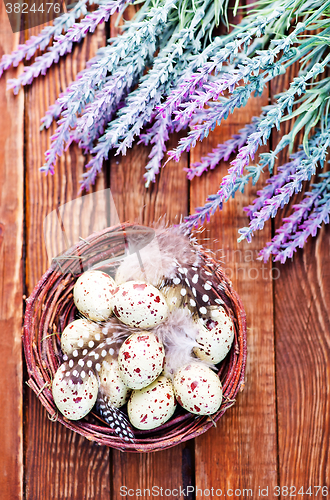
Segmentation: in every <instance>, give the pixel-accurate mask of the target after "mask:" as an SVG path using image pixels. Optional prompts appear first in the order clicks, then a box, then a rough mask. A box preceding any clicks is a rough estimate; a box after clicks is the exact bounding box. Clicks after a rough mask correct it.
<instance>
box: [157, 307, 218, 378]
mask: <svg viewBox="0 0 330 500" xmlns="http://www.w3.org/2000/svg"><path fill="white" fill-rule="evenodd" d="M198 331H199V329H198V325H197V324H196V323H195V322H194V321H193V316H192V314H191V312H190V311H189V309H174V310H173V311H171V312H170V314H169V315H168V317H167V319H166V320H165V321H164V322H163V323H161V324H160V325H158V326H156V327H155V328H154V329H153V332H154V333H155V335H156V336H157V337H158V339H159V341H160V342H162V343H163V345H164V347H165V366H164V374H165V376H166V377H169V378H171V379H172V378H173V377H174V375H175V373H176V372H177V370H178V369H179V368H181V367H182V366H185V365H186V364H188V363H191V362H192V361H194V362H197V363H201V364H204V365H207V366H209V367H210V366H212V365H210V364H209V363H205V362H204V361H202V360H199V359H198V358H196V356H195V355H194V353H193V348H194V347H198V343H197V342H196V337H197V334H198Z"/></svg>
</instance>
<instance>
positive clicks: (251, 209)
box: [244, 148, 306, 219]
mask: <svg viewBox="0 0 330 500" xmlns="http://www.w3.org/2000/svg"><path fill="white" fill-rule="evenodd" d="M291 158H292V161H289V162H287V163H285V164H284V165H282V166H281V167H279V168H278V173H277V174H276V175H273V177H270V179H267V181H266V186H265V187H263V188H262V189H261V190H260V191H258V192H257V195H258V196H257V198H255V199H254V200H253V202H252V204H251V205H248V206H247V207H245V208H244V211H245V212H246V213H247V215H248V216H249V217H250V219H252V218H253V214H254V213H255V212H258V211H259V210H261V208H262V207H263V206H264V205H265V203H266V202H267V200H269V199H270V198H271V197H272V196H273V195H274V194H275V193H276V192H277V191H278V189H280V188H281V187H282V186H284V184H285V183H286V182H288V180H289V176H290V175H291V174H293V173H294V172H295V171H296V170H297V168H298V167H299V165H300V163H301V161H302V160H304V159H305V158H306V153H305V151H304V150H303V149H302V148H301V149H300V151H298V152H297V153H294V154H293V155H291Z"/></svg>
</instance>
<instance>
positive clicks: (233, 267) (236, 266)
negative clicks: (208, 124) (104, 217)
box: [190, 93, 277, 498]
mask: <svg viewBox="0 0 330 500" xmlns="http://www.w3.org/2000/svg"><path fill="white" fill-rule="evenodd" d="M267 101H268V99H267V95H266V93H265V94H264V95H263V97H261V98H259V99H255V100H252V101H251V102H250V104H249V106H248V107H246V108H245V109H244V110H239V111H236V112H235V113H234V114H233V115H232V116H231V117H230V118H229V119H227V120H226V122H225V123H223V124H222V125H221V126H220V127H219V128H217V129H216V130H215V131H214V133H212V134H210V136H209V138H208V140H207V141H203V143H202V144H201V145H200V144H199V145H198V146H197V147H196V148H195V149H194V150H193V151H192V152H191V163H193V162H195V161H197V160H198V159H200V157H201V156H203V155H205V154H206V153H207V151H209V150H210V149H211V148H212V147H215V146H216V145H217V144H218V143H220V142H224V141H225V140H227V139H229V138H230V137H231V136H232V134H234V133H235V132H236V131H237V130H238V129H239V128H242V127H243V126H244V125H245V124H246V123H249V121H251V118H252V116H255V115H258V114H259V113H260V108H261V105H265V104H267ZM227 168H228V164H226V163H221V164H220V165H219V166H218V167H217V169H216V170H214V171H211V172H208V173H207V174H204V175H203V176H202V177H200V178H196V179H194V180H193V181H192V183H191V191H190V199H191V210H192V211H193V209H194V207H197V206H201V205H203V204H204V202H205V199H206V196H207V195H209V194H211V193H215V192H216V191H217V190H218V186H219V184H220V182H221V179H222V177H223V176H224V175H225V173H226V170H227ZM264 181H265V178H263V179H262V180H261V181H260V182H259V185H260V184H261V182H264ZM255 192H256V187H252V186H247V188H246V191H245V193H244V195H242V194H240V193H239V194H237V195H236V197H235V199H234V200H232V199H230V200H229V201H228V202H227V203H225V204H224V207H223V210H222V211H221V213H219V212H218V213H217V214H215V215H214V216H213V218H212V219H211V222H210V223H209V224H207V226H206V227H207V231H206V232H205V233H204V234H202V235H201V238H203V237H207V238H210V240H206V243H205V244H208V245H209V246H211V248H212V249H213V250H215V251H217V255H218V257H219V258H221V260H222V261H223V267H224V269H225V271H226V273H227V275H228V277H229V278H230V279H231V280H232V282H233V285H234V287H235V289H236V290H237V291H238V293H239V294H240V296H241V299H242V301H243V305H244V307H245V310H246V314H247V326H248V335H247V346H248V357H247V367H246V377H245V389H244V391H243V392H242V393H240V394H239V395H238V397H237V402H236V404H235V405H234V406H233V408H232V409H230V410H228V411H227V413H226V414H225V415H224V417H223V418H222V419H221V420H220V421H219V422H218V424H217V428H216V429H213V430H211V431H209V432H207V433H206V434H204V435H202V436H201V437H200V438H197V439H196V444H195V461H196V462H195V467H196V470H195V475H196V487H198V488H200V490H202V491H204V490H208V489H211V488H212V487H213V488H214V490H215V489H216V488H220V489H221V490H222V492H223V494H224V495H226V496H227V494H226V492H227V490H229V489H230V490H232V491H229V492H228V494H229V495H232V496H231V498H249V497H252V494H253V498H257V494H258V488H259V486H260V487H261V488H264V487H266V486H267V485H271V484H276V481H277V470H276V469H277V449H276V408H275V361H274V336H273V335H274V334H273V292H272V277H271V276H272V275H271V272H272V271H271V265H270V264H268V265H266V266H265V265H263V264H262V263H260V262H259V261H257V260H256V257H257V253H258V249H260V248H261V247H262V246H263V245H264V244H265V242H266V241H267V240H268V239H269V238H270V237H271V227H270V224H267V225H266V226H265V229H264V230H263V232H262V233H260V234H256V235H255V237H254V239H253V241H252V243H250V244H248V243H246V242H243V243H240V244H238V243H237V238H238V229H239V228H240V227H244V226H246V225H247V222H248V221H247V217H246V216H245V214H244V212H243V207H244V206H246V205H247V204H249V203H250V202H251V196H252V195H253V194H255ZM243 490H246V491H245V493H244V491H243ZM199 495H201V493H200V492H199Z"/></svg>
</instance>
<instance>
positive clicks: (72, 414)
mask: <svg viewBox="0 0 330 500" xmlns="http://www.w3.org/2000/svg"><path fill="white" fill-rule="evenodd" d="M69 370H70V369H69V366H68V364H67V363H63V364H62V365H61V366H60V367H59V368H58V370H57V372H56V373H55V377H54V379H53V384H52V391H53V398H54V402H55V404H56V406H57V408H58V409H59V411H60V412H61V413H62V414H63V415H64V416H65V417H66V418H68V419H69V420H80V419H81V418H83V417H84V416H85V415H87V414H88V413H89V412H90V411H91V409H92V408H93V406H94V404H95V401H96V398H97V393H98V388H99V384H98V381H97V378H96V376H95V374H94V373H93V372H92V371H90V372H89V373H88V374H87V373H86V374H85V377H84V378H83V379H82V378H79V379H78V378H77V383H74V382H73V381H72V380H71V379H70V378H69V376H68V374H69V373H70V371H69Z"/></svg>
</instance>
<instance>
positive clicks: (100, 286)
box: [73, 270, 116, 321]
mask: <svg viewBox="0 0 330 500" xmlns="http://www.w3.org/2000/svg"><path fill="white" fill-rule="evenodd" d="M115 289H116V284H115V282H114V280H113V279H112V278H111V276H109V275H108V274H106V273H103V272H102V271H96V270H95V271H94V270H90V271H86V272H85V273H83V274H82V275H81V276H80V278H78V280H77V281H76V284H75V286H74V288H73V300H74V303H75V305H76V307H77V309H79V311H80V312H81V313H82V314H84V316H87V318H89V319H92V320H94V321H104V320H106V319H107V318H109V316H110V315H111V312H112V302H111V301H112V296H113V292H114V290H115Z"/></svg>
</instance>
